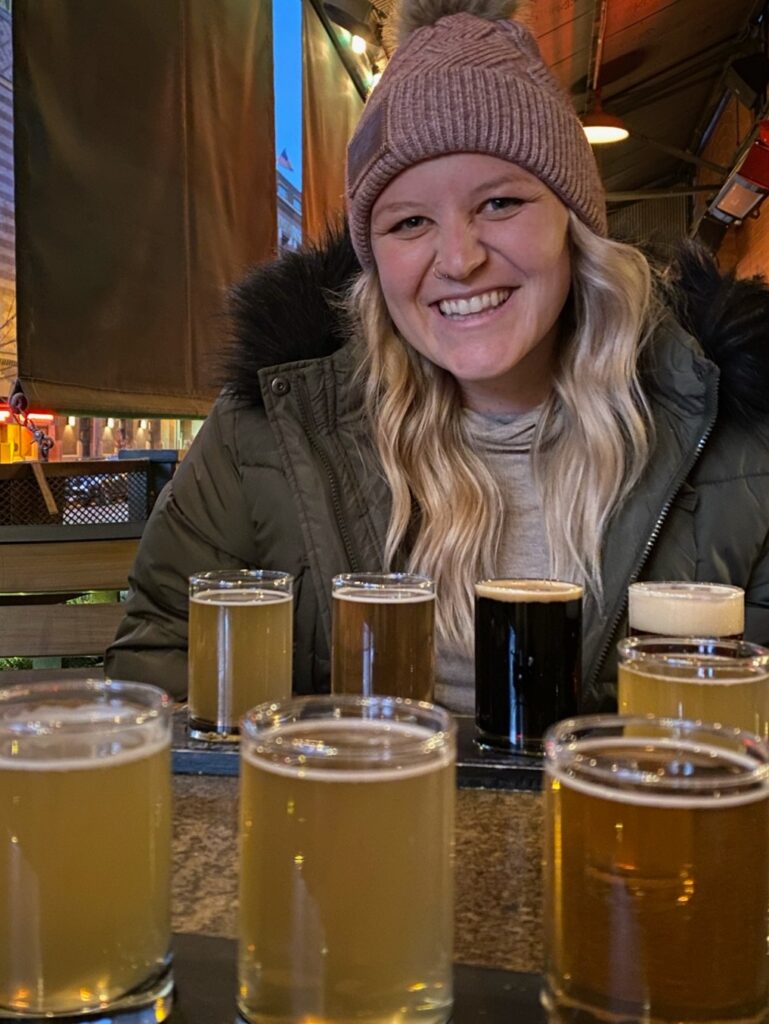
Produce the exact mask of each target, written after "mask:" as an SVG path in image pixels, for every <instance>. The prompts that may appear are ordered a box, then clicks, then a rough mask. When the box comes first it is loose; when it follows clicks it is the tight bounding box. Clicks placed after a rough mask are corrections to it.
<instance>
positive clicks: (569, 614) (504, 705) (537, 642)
mask: <svg viewBox="0 0 769 1024" xmlns="http://www.w3.org/2000/svg"><path fill="white" fill-rule="evenodd" d="M582 592H583V588H582V587H580V586H578V585H577V584H575V583H566V582H563V581H560V580H534V579H505V580H503V579H500V580H481V581H480V582H479V583H476V585H475V722H476V732H477V738H478V741H479V743H480V744H481V745H482V746H491V747H501V748H504V749H507V750H512V751H516V752H518V753H531V754H539V753H541V752H542V737H543V735H544V732H545V730H546V729H547V727H548V726H550V725H552V724H553V723H554V722H557V721H558V720H559V719H561V718H567V717H568V716H569V715H575V714H576V713H577V703H578V700H579V693H580V682H581V666H580V656H581V650H582Z"/></svg>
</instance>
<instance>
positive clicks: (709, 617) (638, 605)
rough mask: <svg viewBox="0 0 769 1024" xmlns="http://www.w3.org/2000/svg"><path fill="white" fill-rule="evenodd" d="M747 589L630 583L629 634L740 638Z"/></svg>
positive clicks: (715, 585) (710, 584) (722, 586)
mask: <svg viewBox="0 0 769 1024" xmlns="http://www.w3.org/2000/svg"><path fill="white" fill-rule="evenodd" d="M744 628H745V591H744V590H743V589H742V587H730V586H727V585H726V584H722V583H676V582H673V583H666V582H661V583H657V582H653V583H631V584H630V586H629V587H628V634H629V635H630V636H645V635H648V636H709V637H722V638H723V639H728V640H741V639H742V633H743V630H744Z"/></svg>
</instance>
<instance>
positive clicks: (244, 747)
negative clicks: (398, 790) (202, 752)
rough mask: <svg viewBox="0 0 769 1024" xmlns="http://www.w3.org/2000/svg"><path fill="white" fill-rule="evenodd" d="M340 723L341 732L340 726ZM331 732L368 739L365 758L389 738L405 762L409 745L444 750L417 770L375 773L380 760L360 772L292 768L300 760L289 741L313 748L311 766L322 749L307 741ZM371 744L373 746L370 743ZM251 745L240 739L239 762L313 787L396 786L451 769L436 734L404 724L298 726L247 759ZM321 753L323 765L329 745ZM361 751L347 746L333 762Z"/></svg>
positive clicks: (329, 722)
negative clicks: (400, 747)
mask: <svg viewBox="0 0 769 1024" xmlns="http://www.w3.org/2000/svg"><path fill="white" fill-rule="evenodd" d="M342 722H343V723H344V725H343V726H342V725H341V723H342ZM330 727H331V728H335V729H336V730H337V731H340V732H341V731H344V732H345V733H348V734H351V733H357V734H358V737H361V736H362V734H364V733H369V734H370V736H371V740H370V741H369V746H368V751H369V753H370V752H371V751H372V750H374V749H375V745H379V743H380V742H381V741H382V739H383V737H390V738H391V739H392V738H394V739H396V741H397V740H398V739H400V740H403V741H407V743H408V746H405V745H404V750H403V752H402V759H403V760H404V761H408V760H409V759H410V758H411V757H413V748H412V747H411V745H412V744H413V743H414V742H417V743H419V744H421V745H423V747H427V746H429V744H430V741H431V740H434V741H436V743H439V742H442V743H444V744H445V748H444V749H441V748H440V747H439V746H437V745H436V746H433V747H432V748H431V749H430V750H429V753H428V754H426V755H425V756H424V757H423V759H422V761H421V762H420V763H418V764H406V765H403V766H401V767H395V768H380V767H378V766H379V765H381V764H383V763H386V761H385V760H384V758H382V759H381V760H378V761H371V767H370V768H366V769H361V768H360V767H356V768H328V769H324V768H322V767H316V766H315V765H313V766H312V767H306V765H305V764H302V763H298V762H299V758H300V757H302V756H305V757H306V756H307V755H302V754H301V753H299V752H298V751H297V749H296V748H294V749H292V747H291V738H292V735H293V737H294V738H295V739H299V738H301V739H306V740H307V743H308V744H309V745H311V746H313V747H314V750H315V754H310V755H309V757H308V758H307V760H314V758H315V756H317V757H318V760H319V759H320V756H321V751H322V749H323V748H322V747H321V745H320V742H319V741H318V740H316V739H314V738H313V736H312V734H313V733H327V732H328V731H329V728H330ZM279 737H280V738H281V740H282V743H281V744H280V745H278V744H277V743H276V740H277V739H278V738H279ZM372 741H373V742H372ZM254 745H255V741H254V740H251V739H248V738H247V737H245V736H243V737H241V755H242V758H243V760H244V761H247V762H248V763H249V764H250V765H251V766H252V767H253V768H258V769H261V770H264V771H267V772H270V773H272V774H273V775H284V776H288V777H290V778H294V779H299V780H300V781H301V780H304V779H308V780H311V781H314V782H356V783H357V782H398V781H402V780H404V779H413V778H417V777H418V776H421V775H427V774H429V773H430V772H434V771H438V770H439V769H441V768H446V767H447V766H448V765H450V764H451V763H452V750H451V747H450V746H449V744H448V743H446V740H445V738H444V737H443V736H442V734H441V733H436V732H433V731H432V730H430V729H425V728H424V727H423V726H419V725H412V724H409V723H406V722H398V723H393V722H385V721H383V720H381V719H380V720H368V721H367V720H365V719H354V718H348V719H339V720H334V719H326V720H325V721H315V722H300V723H296V725H294V726H290V725H289V726H285V727H284V728H283V729H281V730H280V732H279V733H277V734H276V735H275V736H273V737H271V738H270V741H269V743H267V744H265V746H264V747H263V749H264V751H265V753H264V755H259V754H256V755H254V754H252V752H251V750H250V747H252V746H254ZM327 749H328V750H329V755H328V756H329V759H332V758H333V757H334V756H335V755H334V749H335V748H334V745H333V741H332V742H330V743H329V744H328V747H327ZM361 751H364V752H365V751H366V748H365V747H362V746H361V745H360V744H358V745H357V746H352V747H350V748H349V750H347V749H345V750H343V751H342V752H341V753H340V754H339V756H340V759H341V760H343V761H348V762H349V761H350V760H351V759H352V758H353V757H355V755H356V754H357V753H359V752H361ZM394 754H395V759H397V758H398V757H399V755H400V752H399V751H398V748H397V747H396V748H395V751H394ZM278 756H280V757H281V758H282V761H283V763H280V762H278V761H273V760H271V759H270V758H272V757H278Z"/></svg>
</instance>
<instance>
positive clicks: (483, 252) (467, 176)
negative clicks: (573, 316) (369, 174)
mask: <svg viewBox="0 0 769 1024" xmlns="http://www.w3.org/2000/svg"><path fill="white" fill-rule="evenodd" d="M568 224H569V214H568V209H567V208H566V206H565V205H564V204H563V203H562V202H561V200H560V199H559V198H558V197H557V196H556V195H555V193H554V192H552V191H551V190H550V189H549V188H548V187H547V186H546V185H544V184H543V183H542V182H540V181H539V180H538V179H537V178H535V177H534V175H533V174H530V173H529V172H528V171H524V170H523V169H522V168H520V167H516V166H515V165H514V164H511V163H509V162H507V161H505V160H500V159H499V157H494V156H487V155H486V154H485V153H451V154H447V155H446V156H439V157H433V159H432V160H427V161H425V162H423V163H420V164H416V165H415V166H413V167H409V168H407V169H406V170H405V171H402V172H401V173H400V174H399V175H398V176H397V177H396V178H394V179H393V180H392V181H391V182H390V183H389V184H388V185H387V186H386V187H385V188H384V189H383V191H382V193H381V194H380V195H379V197H378V198H377V200H376V202H375V203H374V206H373V209H372V215H371V247H372V252H373V255H374V260H375V262H376V267H377V273H378V276H379V282H380V285H381V288H382V293H383V295H384V298H385V301H386V303H387V308H388V310H389V312H390V316H391V317H392V319H393V323H394V324H395V327H396V329H397V330H398V331H399V332H400V334H401V336H402V338H403V339H404V340H405V341H407V342H408V344H409V345H411V346H413V348H415V349H416V351H417V352H419V353H420V354H421V355H423V356H425V357H426V358H427V359H429V360H430V361H431V362H433V363H435V364H436V366H440V367H442V368H443V369H444V370H447V371H448V372H449V373H450V374H451V375H452V376H453V377H454V378H455V379H456V381H457V383H458V384H459V387H460V390H461V393H462V397H463V400H464V404H465V405H466V406H467V407H468V408H471V409H475V410H476V411H477V412H480V413H484V414H487V415H492V414H501V415H505V414H508V413H519V412H525V411H527V410H529V409H532V408H534V407H535V406H537V405H539V404H540V402H542V401H544V399H545V398H546V397H547V395H548V394H549V392H550V390H551V388H552V377H553V372H554V369H555V349H556V343H557V339H558V319H559V317H560V315H561V311H562V310H563V307H564V304H565V302H566V298H567V296H568V294H569V291H570V289H571V261H570V257H569V246H568V239H567V229H568Z"/></svg>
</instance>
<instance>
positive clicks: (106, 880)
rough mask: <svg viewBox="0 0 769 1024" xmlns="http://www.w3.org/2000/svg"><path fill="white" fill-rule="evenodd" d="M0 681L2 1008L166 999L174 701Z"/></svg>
mask: <svg viewBox="0 0 769 1024" xmlns="http://www.w3.org/2000/svg"><path fill="white" fill-rule="evenodd" d="M14 689H17V690H19V691H21V692H19V693H15V694H14V692H13V690H12V689H10V688H9V689H7V690H3V691H0V822H2V839H0V906H2V908H3V911H2V918H1V919H0V920H1V923H0V1017H2V1016H3V1014H4V1013H8V1012H11V1013H17V1014H29V1015H30V1017H32V1016H34V1015H39V1016H41V1017H42V1016H43V1015H45V1016H46V1018H50V1019H54V1020H55V1019H56V1018H57V1017H59V1016H67V1015H69V1014H77V1013H84V1012H87V1011H94V1012H95V1011H97V1010H98V1011H100V1012H103V1013H104V1014H105V1015H108V1014H109V1013H111V1012H118V1011H119V1010H121V1009H128V1008H131V1007H141V1006H153V1007H154V1009H153V1013H154V1014H155V1017H154V1018H153V1019H157V1020H158V1021H161V1020H164V1019H165V1018H166V1017H167V1016H168V1014H169V1013H170V1009H171V992H172V987H173V980H172V978H171V974H170V957H169V940H170V855H171V820H170V819H171V814H170V811H171V771H170V713H169V707H170V704H169V701H168V698H167V697H166V696H165V694H163V693H162V692H161V691H160V690H157V689H156V688H155V687H150V686H142V685H140V684H133V683H132V684H117V683H89V684H80V683H77V684H57V685H55V686H54V685H52V686H46V685H40V684H38V685H36V686H31V687H24V688H21V687H16V688H14Z"/></svg>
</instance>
